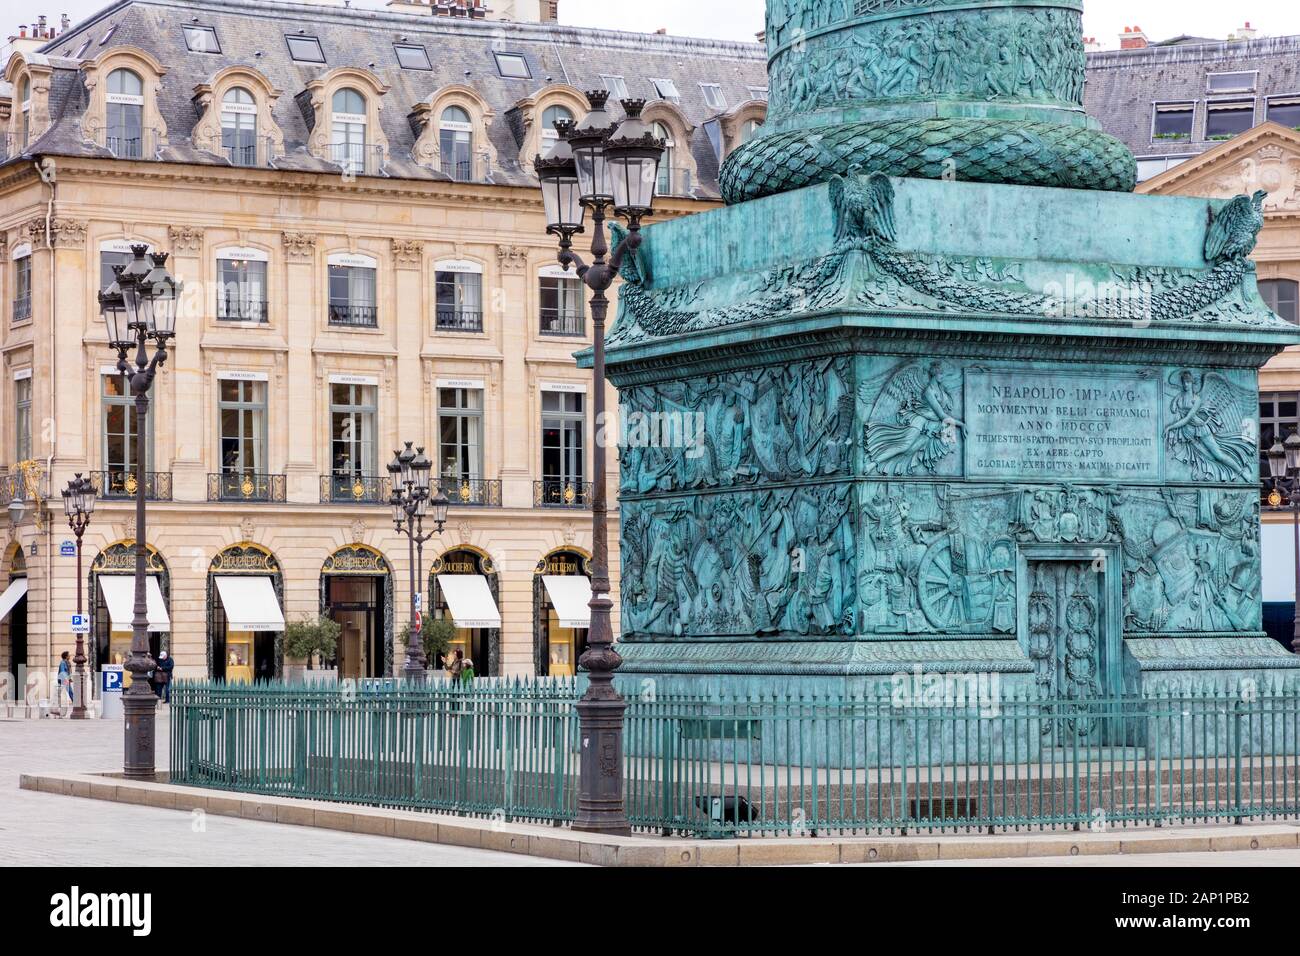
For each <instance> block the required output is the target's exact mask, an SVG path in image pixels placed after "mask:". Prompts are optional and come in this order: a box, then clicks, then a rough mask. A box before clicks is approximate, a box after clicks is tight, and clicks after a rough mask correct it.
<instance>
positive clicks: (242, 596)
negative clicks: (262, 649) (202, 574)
mask: <svg viewBox="0 0 1300 956" xmlns="http://www.w3.org/2000/svg"><path fill="white" fill-rule="evenodd" d="M216 582H217V591H218V592H219V593H220V594H221V605H222V607H224V608H225V609H226V621H227V624H228V626H229V629H230V630H232V631H283V630H284V614H283V613H282V612H281V610H280V602H279V601H278V600H277V599H276V597H275V585H274V584H272V583H271V579H270V578H268V577H262V576H260V575H248V576H244V575H229V574H221V575H217V578H216Z"/></svg>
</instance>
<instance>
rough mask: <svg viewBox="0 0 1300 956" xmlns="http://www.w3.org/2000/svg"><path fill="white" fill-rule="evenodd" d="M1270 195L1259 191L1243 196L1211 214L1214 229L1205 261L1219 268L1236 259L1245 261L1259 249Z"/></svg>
mask: <svg viewBox="0 0 1300 956" xmlns="http://www.w3.org/2000/svg"><path fill="white" fill-rule="evenodd" d="M1267 196H1268V193H1267V192H1266V191H1265V190H1263V189H1260V190H1257V191H1256V192H1255V195H1253V196H1246V195H1241V196H1238V197H1236V198H1235V199H1233V200H1231V201H1230V202H1229V203H1228V204H1227V205H1226V206H1224V207H1223V208H1222V209H1220V210H1219V213H1218V215H1214V214H1213V213H1211V216H1210V228H1209V232H1208V233H1207V235H1206V237H1205V261H1206V262H1211V263H1214V264H1215V265H1218V264H1219V263H1221V262H1229V261H1231V260H1233V259H1245V258H1246V257H1247V256H1248V255H1250V253H1251V251H1252V250H1254V248H1255V242H1256V241H1257V240H1258V238H1259V231H1260V230H1261V229H1263V228H1264V199H1265V197H1267Z"/></svg>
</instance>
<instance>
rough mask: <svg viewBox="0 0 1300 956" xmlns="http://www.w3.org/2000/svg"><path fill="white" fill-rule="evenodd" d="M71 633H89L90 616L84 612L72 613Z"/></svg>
mask: <svg viewBox="0 0 1300 956" xmlns="http://www.w3.org/2000/svg"><path fill="white" fill-rule="evenodd" d="M72 633H73V634H89V633H90V616H89V615H86V614H74V615H72Z"/></svg>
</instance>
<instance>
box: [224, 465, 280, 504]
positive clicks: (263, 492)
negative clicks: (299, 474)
mask: <svg viewBox="0 0 1300 956" xmlns="http://www.w3.org/2000/svg"><path fill="white" fill-rule="evenodd" d="M285 492H286V480H285V476H284V475H263V474H257V473H255V472H251V471H249V472H222V473H220V474H210V475H208V500H209V501H262V502H272V503H277V504H278V503H283V502H284V500H285Z"/></svg>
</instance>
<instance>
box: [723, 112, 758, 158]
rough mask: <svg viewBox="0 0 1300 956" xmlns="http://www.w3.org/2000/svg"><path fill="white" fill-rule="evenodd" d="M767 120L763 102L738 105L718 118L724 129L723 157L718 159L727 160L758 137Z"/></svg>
mask: <svg viewBox="0 0 1300 956" xmlns="http://www.w3.org/2000/svg"><path fill="white" fill-rule="evenodd" d="M766 119H767V104H766V103H764V102H763V101H762V100H746V101H745V102H743V103H737V104H736V105H735V106H734V107H732V108H731V109H729V110H727V112H725V113H723V114H722V115H721V116H720V117H718V122H719V124H720V125H721V129H722V137H721V140H722V141H721V144H720V145H721V147H722V155H721V156H719V157H718V158H719V159H726V158H727V157H728V156H730V155H731V154H732V153H733V152H735V151H736V150H738V149H740V147H742V146H744V145H745V144H746V143H748V142H749V141H750V140H752V139H753V138H754V137H755V136H757V135H758V131H759V130H760V129H761V128H762V126H763V123H764V121H765V120H766Z"/></svg>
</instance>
